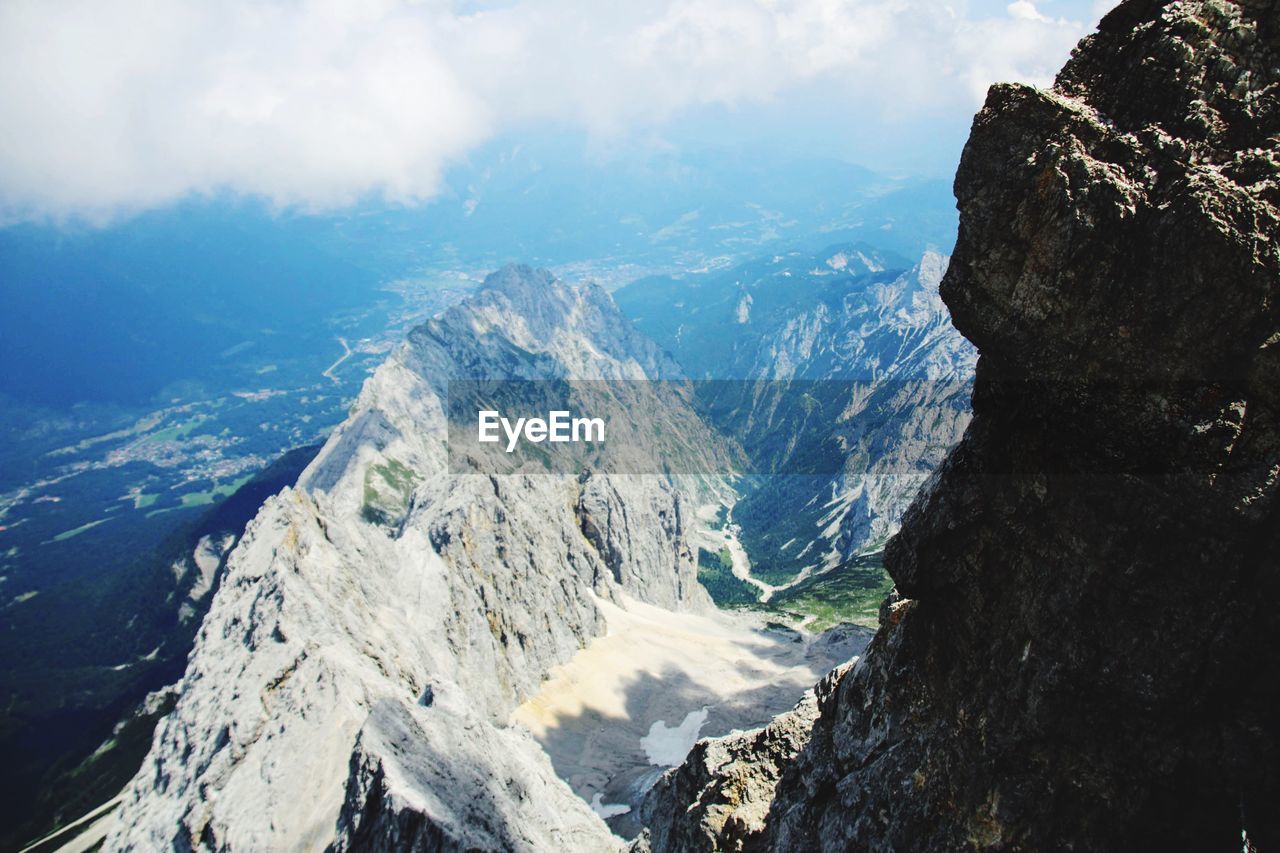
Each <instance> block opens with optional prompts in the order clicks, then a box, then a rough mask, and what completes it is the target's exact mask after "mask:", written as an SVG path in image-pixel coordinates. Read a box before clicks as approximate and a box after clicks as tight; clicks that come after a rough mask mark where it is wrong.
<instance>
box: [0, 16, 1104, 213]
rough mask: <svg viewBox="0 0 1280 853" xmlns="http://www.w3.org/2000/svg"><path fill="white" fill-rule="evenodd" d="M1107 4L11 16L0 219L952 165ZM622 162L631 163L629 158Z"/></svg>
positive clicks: (1, 78)
mask: <svg viewBox="0 0 1280 853" xmlns="http://www.w3.org/2000/svg"><path fill="white" fill-rule="evenodd" d="M1108 5H1109V4H1108V3H1106V2H1096V0H1015V2H1013V3H1004V2H995V1H994V0H982V1H981V2H978V0H973V2H966V0H626V2H623V0H509V2H476V0H472V2H457V0H265V2H237V3H232V2H224V0H206V2H198V3H174V2H172V0H0V222H5V223H12V222H16V221H24V220H55V221H61V220H68V219H70V220H85V221H90V222H95V221H96V222H106V221H111V220H113V219H117V218H119V217H121V216H128V215H130V214H133V213H136V212H139V211H142V210H147V209H151V208H157V207H163V206H165V205H168V204H171V203H173V202H174V201H177V200H180V199H183V198H186V197H189V196H191V195H193V194H195V195H199V194H214V193H231V194H235V195H244V196H252V197H260V198H263V199H265V200H267V201H268V202H269V203H271V204H272V205H274V206H277V207H281V208H297V209H303V210H318V211H319V210H332V209H340V208H343V207H344V206H348V205H351V204H353V203H355V202H357V201H361V200H364V201H367V200H368V199H369V198H371V197H372V198H377V199H381V200H384V201H385V202H387V203H392V204H406V203H407V204H415V203H420V202H424V201H427V200H429V199H431V198H432V196H433V195H434V194H435V193H437V192H438V191H439V189H440V187H441V180H442V176H443V175H444V174H445V173H446V171H447V169H448V168H449V167H450V166H451V165H453V164H456V163H459V162H462V161H464V160H465V158H466V157H467V155H468V154H469V153H470V152H472V151H475V150H476V149H477V148H478V147H479V146H482V145H485V144H486V143H490V142H492V141H493V140H495V139H516V140H518V139H519V137H520V135H521V134H522V133H526V132H533V131H535V130H539V131H545V128H547V127H553V128H560V129H563V130H564V131H565V132H566V133H570V134H577V135H579V136H581V135H585V136H586V137H587V138H589V139H590V140H591V141H592V148H593V149H594V150H596V151H598V152H600V153H601V154H602V156H608V155H609V154H610V153H611V152H612V153H613V154H614V155H615V156H625V155H626V152H634V151H642V150H643V149H644V148H646V147H653V148H662V147H672V146H675V147H679V146H693V145H697V146H712V147H714V146H716V145H724V144H730V143H732V144H737V145H743V146H752V145H754V146H757V147H758V148H760V149H761V150H766V151H768V150H775V149H776V150H783V149H785V150H786V151H787V153H788V155H789V156H815V157H819V156H821V157H837V158H840V159H843V160H847V161H850V162H857V163H860V164H862V165H866V166H869V167H871V168H875V169H878V170H881V171H885V172H889V173H902V174H921V175H935V174H936V175H940V174H944V173H946V172H948V171H949V170H950V169H953V168H954V164H955V160H956V158H957V157H958V154H959V146H960V145H961V144H962V143H963V139H964V136H965V134H966V133H967V129H968V125H969V122H970V121H971V119H972V116H973V113H974V111H975V110H976V109H978V108H979V107H980V106H981V103H982V98H983V94H984V92H985V90H986V87H987V86H988V85H989V84H990V83H991V82H994V81H1006V80H1017V81H1024V82H1029V83H1034V84H1037V85H1046V84H1048V83H1049V82H1050V81H1051V80H1052V76H1053V74H1054V72H1055V71H1056V70H1057V68H1058V67H1059V66H1060V65H1061V64H1062V62H1063V61H1064V60H1065V59H1066V58H1067V56H1068V54H1069V52H1070V49H1071V47H1072V46H1073V45H1074V44H1075V43H1076V42H1077V41H1078V39H1079V38H1081V37H1082V36H1083V35H1085V34H1087V33H1088V32H1089V31H1091V30H1092V29H1093V27H1094V26H1095V25H1096V22H1097V20H1098V18H1099V17H1100V15H1101V14H1102V12H1104V11H1105V9H1106V7H1107V6H1108ZM620 152H621V153H620Z"/></svg>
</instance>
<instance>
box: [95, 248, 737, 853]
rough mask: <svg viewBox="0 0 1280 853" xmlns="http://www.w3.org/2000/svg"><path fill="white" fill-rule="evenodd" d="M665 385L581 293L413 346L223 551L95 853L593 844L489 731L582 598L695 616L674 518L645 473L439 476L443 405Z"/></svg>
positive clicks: (694, 592)
mask: <svg viewBox="0 0 1280 853" xmlns="http://www.w3.org/2000/svg"><path fill="white" fill-rule="evenodd" d="M672 367H673V366H672V365H671V364H670V363H669V362H668V361H667V360H666V358H665V356H663V354H662V353H661V351H660V350H659V349H658V348H657V347H656V346H655V345H654V344H653V343H651V342H650V341H648V340H647V339H645V338H643V337H642V336H640V335H638V334H636V333H635V332H634V331H633V330H632V329H631V326H630V324H629V323H627V321H626V320H625V318H623V317H622V316H621V315H620V314H619V313H618V312H617V309H616V308H615V307H614V305H613V302H612V300H611V299H610V298H609V297H608V295H607V294H606V293H605V292H604V291H603V290H601V289H600V288H598V287H594V286H585V287H572V286H568V285H565V284H563V283H561V282H558V281H555V280H554V279H553V278H552V277H551V276H550V275H549V274H547V273H545V272H535V271H533V270H529V269H527V268H516V267H511V268H507V269H505V270H503V271H502V272H500V273H497V274H495V275H493V276H491V277H490V278H489V279H488V280H487V281H486V282H485V284H484V286H483V287H482V288H481V290H480V292H479V293H478V294H477V295H476V296H475V297H474V298H473V299H471V300H469V301H468V302H466V303H465V304H463V305H461V306H458V307H456V308H453V309H450V310H449V311H448V312H446V313H445V314H444V315H443V316H441V317H439V318H437V319H434V320H431V321H430V322H428V323H426V324H424V325H423V326H421V327H419V328H418V329H416V330H415V331H414V332H413V333H412V334H411V335H410V337H409V339H408V341H407V342H406V343H405V344H404V345H402V346H401V347H400V348H399V349H398V350H397V351H396V352H395V353H394V354H393V355H392V357H391V358H389V359H388V361H387V362H386V363H385V364H384V365H382V366H381V367H380V368H379V369H378V370H377V371H376V372H375V373H374V374H373V375H372V377H371V378H370V379H369V380H368V381H367V383H366V385H365V387H364V389H363V391H362V392H361V394H360V397H359V399H358V400H357V402H356V403H355V405H354V406H353V409H352V412H351V415H350V417H349V418H348V420H347V422H346V423H345V424H343V425H342V427H341V428H339V429H338V430H337V431H336V432H335V433H334V434H333V436H332V437H331V438H330V440H329V441H328V443H327V445H326V446H325V448H324V449H323V450H322V451H321V452H320V455H319V456H318V457H317V458H316V460H315V461H314V462H313V463H312V464H311V466H310V467H309V468H308V469H307V471H305V472H304V474H303V476H302V478H301V480H300V481H299V483H298V485H297V487H296V488H293V489H286V490H285V491H284V492H283V493H281V494H280V495H278V496H276V497H273V498H271V499H270V500H268V501H267V503H266V504H265V505H264V507H263V508H262V510H261V511H260V512H259V514H258V516H257V518H256V519H255V520H254V521H253V522H252V523H251V524H250V526H249V529H248V530H247V531H246V533H245V536H244V538H243V540H242V541H241V542H240V543H239V545H238V546H237V547H236V548H235V550H234V551H233V552H232V554H231V556H230V558H229V560H228V565H227V570H226V575H225V577H224V578H223V579H222V581H221V585H220V588H219V590H218V592H217V594H216V598H215V600H214V602H213V604H212V606H211V609H210V611H209V614H208V616H207V617H206V619H205V622H204V625H203V627H202V629H201V631H200V634H199V637H198V638H197V642H196V647H195V650H194V652H193V653H192V656H191V659H190V662H189V665H188V669H187V672H186V675H185V676H184V678H183V680H182V682H181V683H180V685H179V687H178V691H177V692H178V700H177V706H176V708H175V710H174V712H173V713H172V714H171V715H170V716H169V717H168V718H166V719H165V720H164V721H163V722H162V723H161V724H160V726H159V728H158V729H157V732H156V736H155V740H154V743H153V745H152V748H151V752H150V754H149V756H148V758H147V759H146V761H145V763H144V765H143V768H142V770H141V771H140V772H139V774H138V776H137V777H136V778H135V779H134V781H133V783H132V784H131V786H130V787H129V788H128V789H127V790H126V792H125V794H124V797H123V804H122V806H121V807H120V810H119V813H118V815H117V818H116V821H115V828H114V830H113V832H112V834H111V835H110V837H109V838H108V841H107V845H106V846H107V848H108V849H162V848H174V849H188V848H189V847H191V846H195V847H199V848H205V849H242V850H264V849H277V850H279V849H324V848H326V847H332V848H333V849H336V850H346V849H360V850H367V849H378V848H397V847H401V846H404V845H408V844H411V843H412V844H419V845H423V846H429V847H431V848H433V849H435V848H466V849H575V850H577V849H583V850H590V849H607V848H611V847H613V846H616V843H617V842H616V839H615V838H614V837H613V836H612V835H611V834H610V832H609V830H608V828H607V827H606V826H605V824H604V822H603V821H601V820H600V819H599V818H598V817H596V816H595V815H594V814H593V813H592V812H591V810H590V808H589V807H588V806H587V804H586V803H585V802H583V801H582V800H581V799H579V798H578V797H576V796H575V795H574V794H573V793H572V791H571V790H570V789H569V787H568V786H567V785H566V784H565V783H564V782H562V781H561V780H560V779H558V778H557V777H556V775H555V773H554V771H553V769H552V766H551V763H550V761H549V760H548V759H547V757H546V755H545V754H544V753H543V752H542V751H541V749H540V748H539V747H538V745H537V744H536V743H535V742H534V741H533V739H532V738H531V737H529V736H528V735H527V734H522V733H521V732H520V731H518V730H516V729H512V728H508V727H506V725H505V722H506V719H507V717H508V715H509V713H510V712H511V710H512V708H514V707H515V706H516V704H518V703H519V702H520V701H522V700H523V699H525V698H527V697H528V696H529V695H530V694H531V693H532V692H533V691H535V690H536V689H537V687H538V685H539V684H540V683H541V682H542V680H543V679H544V677H545V676H546V674H547V671H548V670H549V669H550V668H551V667H552V666H553V665H555V664H558V663H563V662H565V661H566V660H568V659H569V657H570V656H571V655H573V654H574V653H575V652H576V651H578V650H579V649H580V648H582V647H583V646H584V645H585V644H586V643H587V641H588V640H589V639H591V638H592V637H595V636H598V635H600V634H601V633H603V631H604V629H605V623H604V618H603V616H602V612H601V606H600V602H601V601H602V600H614V601H621V600H622V597H623V596H624V594H625V595H627V596H631V597H633V598H636V599H639V600H642V601H648V602H651V603H654V604H659V605H661V606H663V607H667V608H671V609H685V608H692V609H699V608H707V607H710V602H709V599H707V597H706V594H705V592H703V590H702V589H701V587H699V586H698V584H697V580H696V569H695V566H694V562H693V558H692V556H691V554H690V549H689V546H688V543H687V541H686V537H687V535H688V533H689V525H690V520H691V518H692V516H691V511H690V510H688V509H687V508H686V507H687V505H688V504H687V501H686V500H685V498H684V496H683V495H682V493H681V492H679V491H678V490H677V489H676V488H675V487H673V486H672V485H671V484H670V483H669V482H668V481H666V480H664V479H661V478H658V477H604V476H594V475H590V474H586V475H582V476H578V475H577V474H576V472H575V473H574V474H573V475H563V474H550V473H548V472H546V471H543V470H539V471H535V472H530V473H528V474H512V475H509V476H503V477H496V476H489V475H487V474H484V473H459V472H456V471H453V470H451V468H450V466H449V465H448V464H447V460H446V447H445V436H446V423H445V402H444V401H445V397H446V394H447V387H446V383H447V381H448V380H450V379H459V378H467V377H476V376H483V377H485V378H488V379H495V380H496V379H504V378H506V379H562V378H568V377H572V378H578V379H605V378H608V379H640V378H644V377H649V376H662V375H669V373H670V369H671V368H672ZM647 385H648V383H639V387H641V388H644V387H647ZM666 402H667V404H668V405H669V404H670V401H666ZM671 422H672V421H667V423H671ZM683 423H685V424H686V425H687V426H688V428H689V429H691V430H694V431H695V432H694V433H693V434H690V435H688V436H686V439H687V441H688V443H689V444H692V445H696V446H699V447H701V448H702V449H703V452H705V453H707V454H709V455H710V456H712V457H714V455H715V454H716V453H717V452H718V451H717V442H716V441H715V440H714V438H712V437H711V434H710V432H709V431H705V432H700V433H699V432H697V429H698V427H697V425H698V423H700V422H699V421H697V419H696V417H695V416H693V415H692V413H691V412H690V413H689V417H688V419H687V420H686V421H684V422H683ZM711 461H712V464H719V462H722V461H723V460H719V461H717V460H715V459H714V458H713V459H712V460H711ZM592 533H595V534H596V535H589V534H592ZM614 542H624V543H625V544H626V546H627V547H626V548H625V549H620V548H608V549H603V550H602V543H614Z"/></svg>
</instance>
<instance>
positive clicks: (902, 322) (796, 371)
mask: <svg viewBox="0 0 1280 853" xmlns="http://www.w3.org/2000/svg"><path fill="white" fill-rule="evenodd" d="M947 260H948V259H947V258H946V257H945V256H943V255H940V254H938V253H936V252H932V251H931V252H926V253H924V255H923V256H922V257H921V258H920V259H919V261H918V262H917V263H915V264H914V265H909V264H907V263H906V262H904V261H902V260H900V259H897V258H894V257H893V256H886V255H884V254H881V253H879V252H877V251H875V250H874V249H873V248H871V247H870V246H866V245H860V246H859V245H855V246H832V247H830V248H828V249H826V250H824V251H822V252H819V253H816V254H814V253H808V252H792V253H789V254H786V255H777V256H774V257H772V258H769V259H761V260H758V261H754V262H750V263H747V264H743V265H741V266H739V267H735V268H732V269H729V270H725V271H722V272H719V273H715V274H709V275H703V276H688V277H685V278H682V279H644V280H641V281H638V282H636V283H634V284H632V285H629V286H628V287H626V288H624V289H623V290H621V291H619V293H618V294H617V298H618V302H619V305H620V307H621V308H622V310H623V311H625V312H627V313H628V315H629V316H631V317H633V318H635V320H636V323H637V324H638V325H639V327H640V328H641V329H642V330H644V331H646V332H647V333H649V334H651V335H653V336H654V337H655V338H656V339H657V340H659V341H660V342H661V343H662V344H663V345H665V346H666V347H668V348H669V349H670V350H671V351H672V353H673V354H674V355H675V357H676V358H677V359H678V360H679V361H680V363H681V367H683V368H684V370H685V371H686V372H687V373H688V374H689V375H690V376H696V377H700V378H704V379H710V380H713V381H710V382H706V383H702V384H700V385H699V393H700V396H701V397H702V399H703V400H704V401H705V402H706V404H707V408H708V410H709V411H710V412H711V417H712V418H713V419H714V420H715V422H716V424H717V426H719V427H720V428H721V429H723V430H725V431H726V432H728V433H729V434H730V435H732V436H734V437H735V438H737V439H739V440H740V441H741V443H742V444H743V446H744V447H745V448H746V451H747V454H748V456H749V457H750V459H751V462H752V463H753V470H755V471H758V472H761V473H763V474H765V475H766V476H763V477H761V478H758V479H754V480H752V481H749V482H748V483H746V484H744V488H743V492H744V494H743V497H742V500H741V501H740V502H739V504H738V505H737V506H736V507H735V508H734V514H733V518H734V520H735V521H736V522H738V523H739V524H741V526H742V538H743V542H744V544H746V545H747V547H748V550H749V551H750V555H751V559H752V561H753V568H754V569H755V570H756V571H757V572H759V573H760V574H762V576H765V577H767V578H768V579H769V580H770V581H771V582H773V583H781V582H785V581H787V580H790V579H794V577H795V576H796V575H797V574H801V573H804V574H806V575H807V574H809V573H813V572H820V571H821V570H823V569H830V568H832V567H834V566H836V565H838V564H840V563H841V562H842V561H845V560H848V559H849V558H850V557H852V556H854V555H856V554H859V553H862V552H864V551H867V550H870V549H877V548H879V547H881V546H883V544H884V542H885V540H886V539H888V537H889V536H890V535H891V534H892V533H894V532H895V531H896V530H897V529H898V526H899V524H900V522H901V519H902V514H903V512H904V511H905V510H906V508H907V506H908V505H909V504H910V503H911V499H912V497H913V496H914V495H915V493H916V492H917V491H918V490H919V488H920V486H921V485H922V484H923V483H924V481H925V479H927V477H928V475H929V474H930V473H931V472H932V471H933V470H934V469H935V468H936V467H937V466H938V465H939V463H941V461H942V459H943V457H945V455H946V453H947V451H948V450H950V449H951V447H953V446H954V445H955V444H956V442H957V441H959V439H960V436H961V434H962V433H963V432H964V428H965V426H966V425H967V424H968V422H969V395H970V382H971V380H972V378H973V369H974V362H975V360H976V358H977V354H976V352H975V351H974V349H973V346H972V344H970V343H969V342H968V341H966V340H965V339H964V338H963V337H961V335H960V334H959V333H958V332H957V331H956V329H955V327H954V326H952V324H951V322H950V318H949V316H948V314H947V309H946V306H945V305H944V304H943V302H942V299H941V297H940V296H939V294H938V286H939V283H940V282H941V280H942V276H943V273H945V272H946V269H947ZM714 380H737V381H714Z"/></svg>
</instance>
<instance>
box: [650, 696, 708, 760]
mask: <svg viewBox="0 0 1280 853" xmlns="http://www.w3.org/2000/svg"><path fill="white" fill-rule="evenodd" d="M706 723H707V707H706V706H705V705H704V706H703V707H702V709H701V710H700V711H690V712H689V713H687V714H685V716H684V721H683V722H681V723H680V725H678V726H674V727H672V726H668V725H667V724H666V722H665V721H663V720H658V721H657V722H655V723H654V724H653V725H651V726H649V734H648V735H646V736H645V737H642V738H640V747H641V748H642V749H643V750H644V754H645V755H647V756H648V757H649V763H650V764H656V765H657V766H659V767H675V766H676V765H677V764H679V763H681V762H682V761H684V757H685V756H686V755H688V754H689V750H691V749H693V745H694V744H695V743H697V742H698V733H699V732H701V731H702V727H703V726H704V725H706Z"/></svg>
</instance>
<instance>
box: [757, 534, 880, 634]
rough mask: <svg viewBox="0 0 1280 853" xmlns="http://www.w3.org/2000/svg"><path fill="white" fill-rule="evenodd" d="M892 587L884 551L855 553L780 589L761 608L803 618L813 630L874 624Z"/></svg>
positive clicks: (871, 625)
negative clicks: (836, 564)
mask: <svg viewBox="0 0 1280 853" xmlns="http://www.w3.org/2000/svg"><path fill="white" fill-rule="evenodd" d="M891 589H893V579H892V578H890V577H889V575H888V573H886V572H885V570H884V552H883V551H877V552H875V553H874V554H864V555H861V556H858V557H854V558H853V559H851V560H848V561H846V562H844V563H842V564H840V565H838V566H836V567H835V568H833V569H830V570H829V571H825V572H821V573H819V574H816V575H813V576H812V577H809V578H806V579H804V580H803V581H801V582H800V583H798V584H796V585H795V586H793V587H791V588H789V589H784V590H782V591H781V592H777V593H775V594H774V595H773V597H772V598H770V599H769V601H768V602H767V603H765V604H762V605H760V607H761V609H763V610H767V611H769V612H772V613H777V614H779V615H786V616H791V617H793V618H799V619H803V618H805V617H809V616H812V617H813V619H812V620H811V621H810V622H809V623H808V624H807V625H806V627H807V628H808V629H809V630H811V631H824V630H826V629H827V628H830V627H831V626H833V625H836V624H839V623H840V622H852V623H854V624H855V625H861V626H863V627H866V628H875V627H877V626H878V625H879V621H880V603H881V602H882V601H884V599H885V596H887V595H888V594H889V591H890V590H891Z"/></svg>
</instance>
